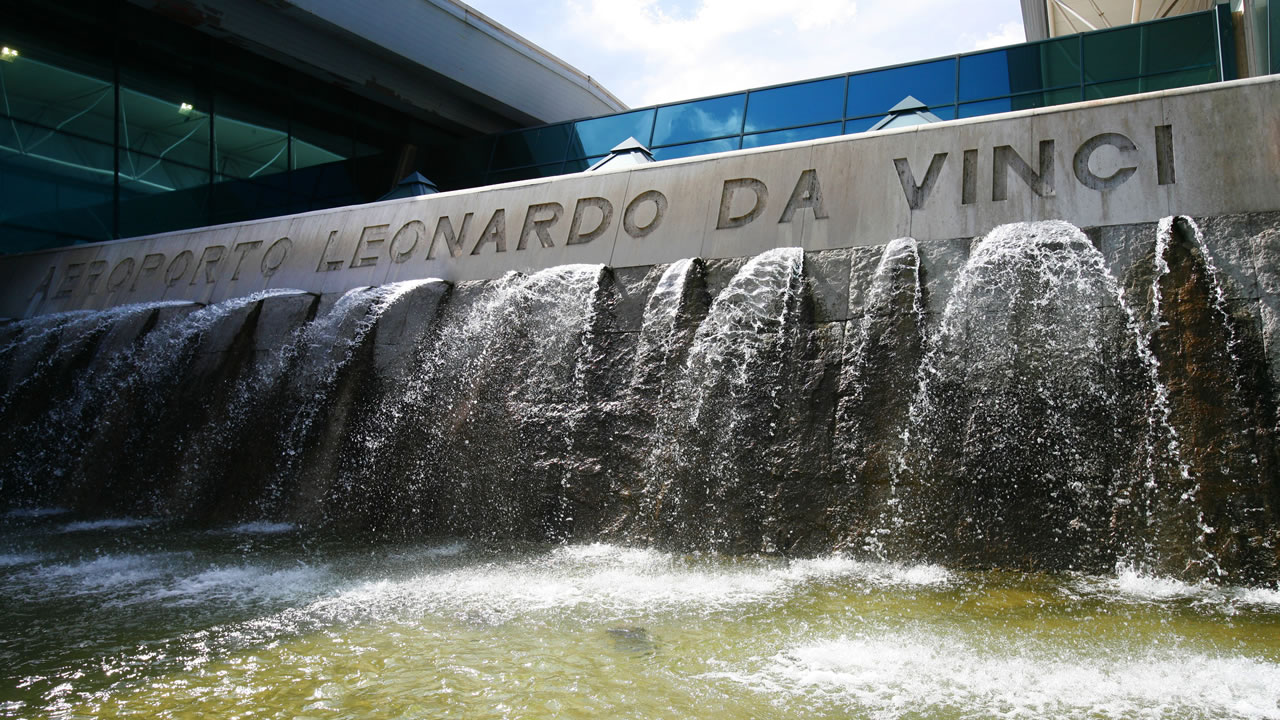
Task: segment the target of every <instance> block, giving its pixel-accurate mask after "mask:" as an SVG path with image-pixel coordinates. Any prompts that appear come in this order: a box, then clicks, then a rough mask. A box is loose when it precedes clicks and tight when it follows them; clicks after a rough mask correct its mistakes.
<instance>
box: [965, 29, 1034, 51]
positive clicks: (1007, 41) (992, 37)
mask: <svg viewBox="0 0 1280 720" xmlns="http://www.w3.org/2000/svg"><path fill="white" fill-rule="evenodd" d="M1026 39H1027V36H1026V32H1025V31H1024V30H1023V28H1022V23H1020V22H1007V23H1005V24H1003V25H1001V26H1000V29H999V30H997V31H995V32H993V33H988V34H987V36H986V37H984V38H982V39H981V40H979V41H977V42H975V43H974V44H973V49H974V50H986V49H987V48H996V47H1003V46H1005V45H1017V44H1018V43H1021V42H1026Z"/></svg>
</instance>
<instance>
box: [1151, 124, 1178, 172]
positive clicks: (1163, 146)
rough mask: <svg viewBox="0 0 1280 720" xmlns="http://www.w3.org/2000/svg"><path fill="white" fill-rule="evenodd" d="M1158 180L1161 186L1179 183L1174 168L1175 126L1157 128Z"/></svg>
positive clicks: (1159, 126)
mask: <svg viewBox="0 0 1280 720" xmlns="http://www.w3.org/2000/svg"><path fill="white" fill-rule="evenodd" d="M1156 179H1157V180H1158V181H1159V183H1160V184H1161V185H1172V184H1174V183H1176V182H1177V181H1178V176H1177V174H1176V173H1175V172H1174V166H1173V126H1172V125H1157V126H1156Z"/></svg>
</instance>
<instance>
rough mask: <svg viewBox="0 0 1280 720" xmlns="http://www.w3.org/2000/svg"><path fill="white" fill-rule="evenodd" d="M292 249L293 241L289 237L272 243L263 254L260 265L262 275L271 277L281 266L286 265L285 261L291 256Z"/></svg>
mask: <svg viewBox="0 0 1280 720" xmlns="http://www.w3.org/2000/svg"><path fill="white" fill-rule="evenodd" d="M292 249H293V241H292V240H290V239H289V238H287V237H282V238H280V239H279V240H276V241H275V242H273V243H271V247H269V248H267V251H266V252H265V253H263V254H262V263H261V264H260V265H259V266H258V269H259V270H261V271H262V277H264V278H269V277H271V276H272V275H275V274H276V271H277V270H279V269H280V266H281V265H284V261H285V259H286V258H288V257H289V251H290V250H292Z"/></svg>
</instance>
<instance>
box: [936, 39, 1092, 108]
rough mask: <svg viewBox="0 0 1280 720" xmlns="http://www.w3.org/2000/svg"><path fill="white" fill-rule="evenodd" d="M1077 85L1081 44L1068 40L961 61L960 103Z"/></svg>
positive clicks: (1025, 46)
mask: <svg viewBox="0 0 1280 720" xmlns="http://www.w3.org/2000/svg"><path fill="white" fill-rule="evenodd" d="M1079 84H1080V41H1079V39H1078V38H1075V37H1071V38H1066V39H1064V40H1053V41H1049V42H1043V43H1037V44H1034V45H1023V46H1019V47H1012V48H1005V49H1003V50H995V51H993V52H987V53H979V54H976V55H966V56H964V57H961V58H960V100H962V101H964V100H980V99H982V98H991V97H999V96H1001V95H1010V94H1017V93H1024V92H1032V91H1035V90H1040V89H1042V88H1054V87H1062V86H1065V85H1079Z"/></svg>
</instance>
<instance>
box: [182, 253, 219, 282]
mask: <svg viewBox="0 0 1280 720" xmlns="http://www.w3.org/2000/svg"><path fill="white" fill-rule="evenodd" d="M226 254H227V247H226V246H225V245H210V246H209V247H207V248H205V249H204V252H202V253H200V262H198V263H196V271H195V272H193V273H191V282H190V283H188V284H189V285H195V284H196V280H199V279H200V268H204V284H205V285H209V284H211V283H214V282H217V280H218V279H217V277H215V273H217V272H218V265H219V264H220V263H221V262H222V258H223V256H224V255H226Z"/></svg>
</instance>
